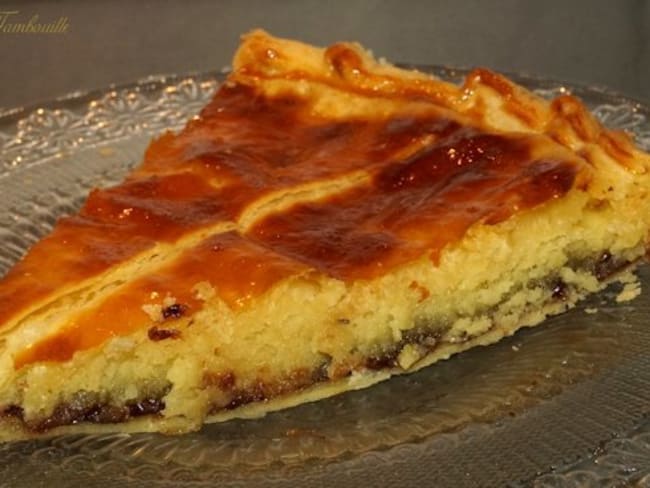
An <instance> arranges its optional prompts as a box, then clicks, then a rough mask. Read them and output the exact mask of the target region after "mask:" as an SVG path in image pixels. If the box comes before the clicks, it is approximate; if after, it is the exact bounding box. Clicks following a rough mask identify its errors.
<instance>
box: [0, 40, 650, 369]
mask: <svg viewBox="0 0 650 488" xmlns="http://www.w3.org/2000/svg"><path fill="white" fill-rule="evenodd" d="M602 159H615V160H616V161H617V162H618V163H619V167H620V170H621V171H622V172H628V173H630V174H633V173H635V172H645V171H646V168H647V166H648V164H649V162H648V157H647V155H644V154H642V153H640V152H639V151H638V150H637V149H635V148H634V146H633V144H632V143H631V142H630V141H629V139H628V138H627V136H625V135H623V134H619V133H614V132H611V131H607V130H605V129H603V128H602V127H601V126H600V125H599V124H598V123H597V122H596V121H595V120H594V119H593V118H592V117H591V116H590V115H589V114H588V113H587V111H586V110H585V109H584V107H583V106H582V104H581V103H580V102H579V101H577V100H576V99H574V98H572V97H570V96H563V97H560V98H558V99H556V100H554V101H553V102H551V103H548V102H545V101H543V100H542V99H539V98H537V97H536V96H534V95H532V94H530V93H529V92H527V91H526V90H524V89H523V88H520V87H518V86H516V85H514V84H513V83H511V82H510V81H508V80H507V79H506V78H504V77H502V76H500V75H497V74H494V73H492V72H490V71H487V70H484V69H479V70H475V71H474V72H472V73H471V74H470V75H469V76H468V77H467V79H466V81H465V84H464V85H463V86H460V87H457V86H454V85H451V84H448V83H445V82H442V81H440V80H438V79H435V78H432V77H430V76H428V75H424V74H421V73H417V72H410V71H403V70H399V69H397V68H395V67H392V66H390V65H387V64H383V63H377V62H376V61H375V60H373V59H372V58H371V57H370V56H369V55H368V54H367V53H366V52H364V51H363V50H362V49H361V48H360V47H359V46H357V45H354V44H336V45H333V46H331V47H329V48H327V49H318V48H312V47H309V46H305V45H303V44H300V43H296V42H292V41H286V40H279V39H275V38H273V37H271V36H269V35H268V34H266V33H264V32H262V31H255V32H252V33H251V34H249V35H247V36H245V37H244V40H243V43H242V45H241V47H240V49H239V51H238V53H237V54H236V56H235V61H234V69H233V72H232V73H231V74H230V75H229V77H228V79H227V81H226V82H225V83H224V84H223V85H222V86H221V87H220V89H219V90H218V92H217V93H216V95H215V97H214V99H213V100H212V102H211V103H210V104H209V105H208V106H207V107H206V108H205V109H204V110H203V111H202V112H201V114H200V116H199V117H197V118H196V119H195V120H192V121H191V122H190V123H188V125H187V126H186V127H185V129H183V130H182V131H181V132H180V133H179V134H172V133H166V134H164V135H162V136H161V137H160V138H158V139H157V140H155V141H153V142H152V143H151V145H150V147H149V148H148V150H147V152H146V155H145V159H144V162H143V163H142V165H141V166H140V167H139V168H137V169H136V170H134V171H133V172H132V173H131V174H130V175H129V176H128V177H127V179H126V180H125V181H124V182H123V183H122V184H120V185H118V186H115V187H112V188H107V189H101V190H93V191H92V192H91V194H90V196H89V198H88V200H87V201H86V203H85V205H84V206H83V208H82V209H81V210H80V211H79V213H78V214H77V215H74V216H70V217H65V218H63V219H61V220H60V221H59V222H58V224H57V226H56V228H55V229H54V231H53V232H52V233H51V234H50V235H49V236H48V237H46V238H45V239H44V240H42V241H41V242H39V243H38V244H37V245H35V246H34V247H33V248H32V249H31V250H30V252H29V253H28V254H27V256H26V257H25V258H24V259H23V260H22V261H21V262H20V263H18V264H17V265H16V266H15V267H14V268H13V269H12V270H11V271H10V272H9V274H8V275H7V276H6V277H5V278H4V279H3V280H2V282H0V333H2V332H5V333H6V332H7V331H9V330H11V329H12V328H13V327H15V326H16V325H17V324H19V323H20V321H21V320H23V319H24V318H25V317H27V316H28V315H29V314H30V313H31V312H33V311H36V310H38V309H41V308H42V307H44V306H47V304H48V303H50V302H53V301H54V300H56V299H58V298H60V297H63V296H65V295H66V294H70V293H74V292H75V291H76V290H80V289H82V288H84V287H86V286H88V285H89V284H91V283H93V282H94V281H96V280H101V279H104V278H106V277H107V276H109V275H110V273H111V272H112V270H114V269H116V268H117V267H120V266H124V265H126V264H128V263H132V262H133V261H134V260H135V259H140V260H141V261H142V262H145V264H138V266H137V267H134V268H133V272H132V275H131V279H130V282H129V284H128V285H127V286H122V287H121V288H120V292H119V293H116V294H112V295H110V296H108V297H107V298H106V299H105V300H104V301H103V302H102V303H100V304H99V305H97V306H95V307H94V308H92V309H89V310H85V311H83V312H79V313H78V314H74V313H73V314H72V315H71V316H70V317H69V318H67V319H66V322H65V323H63V324H61V326H60V327H57V330H56V331H55V332H54V333H50V334H49V335H46V337H44V338H39V340H38V341H36V342H35V343H33V344H30V345H29V347H27V348H26V349H25V350H24V351H23V352H22V353H21V354H20V355H18V356H17V357H15V362H14V364H15V366H16V367H21V366H23V365H25V364H29V363H33V362H35V361H42V360H57V361H62V360H67V359H69V358H71V357H72V355H73V354H74V353H75V352H76V351H79V350H83V349H88V348H91V347H93V346H96V345H99V344H101V343H102V342H104V341H105V340H106V339H108V338H110V337H114V336H118V335H126V334H129V333H131V332H133V331H134V330H136V329H138V328H140V327H144V326H147V324H149V323H150V322H151V317H150V316H149V314H148V313H147V309H146V306H147V305H150V304H151V303H152V302H153V303H159V304H160V305H161V307H162V313H163V315H165V314H166V315H167V316H166V317H165V318H170V319H172V320H173V319H174V318H176V317H177V316H180V315H186V314H191V313H193V311H195V310H197V309H200V308H201V306H202V303H203V301H202V297H201V294H200V293H199V292H197V285H198V284H200V283H209V284H210V286H211V287H212V289H214V290H216V293H218V294H219V296H220V297H221V298H222V299H223V300H224V301H225V302H226V303H227V304H228V305H229V306H230V307H231V308H233V309H237V308H243V307H245V306H246V304H247V303H248V302H249V301H250V300H253V299H254V298H255V297H256V296H258V295H260V294H262V293H264V292H265V291H267V290H268V289H269V288H270V287H272V286H273V285H274V284H275V283H277V282H278V281H279V280H282V279H284V278H286V277H289V276H295V275H304V276H306V277H308V276H309V275H310V274H311V273H322V274H325V275H328V276H332V277H334V278H338V279H341V280H343V281H346V282H347V281H352V280H359V279H373V278H376V277H378V276H381V275H383V274H385V273H387V272H388V271H390V270H391V269H394V268H395V267H397V266H400V265H403V264H405V263H408V262H410V261H413V260H415V259H418V258H420V257H422V256H423V255H428V256H430V258H431V261H432V265H436V263H437V262H438V260H439V258H440V255H441V253H442V252H443V251H444V249H445V248H446V247H447V246H449V245H452V244H453V243H455V242H457V241H458V240H460V239H462V238H463V236H464V234H465V233H466V231H467V230H468V229H469V228H470V227H471V226H474V225H495V224H498V223H500V222H503V221H505V220H507V219H509V218H510V217H511V216H513V215H514V214H517V213H519V212H524V211H526V210H527V209H530V208H532V207H536V206H539V205H542V204H544V203H545V202H547V201H549V200H553V199H556V198H561V197H562V196H563V195H565V194H566V193H567V192H570V191H587V192H590V193H591V194H592V195H593V197H594V198H595V199H604V198H607V191H608V189H607V188H601V187H600V186H599V184H598V179H597V177H595V176H594V173H595V172H594V171H593V170H594V168H597V167H598V164H599V160H602ZM147 262H150V263H157V264H156V265H155V266H154V265H153V264H150V265H148V264H146V263H147ZM134 266H135V265H134ZM106 279H108V278H106ZM170 297H173V300H172V301H173V303H165V302H164V299H165V298H167V299H170ZM3 329H4V331H3Z"/></svg>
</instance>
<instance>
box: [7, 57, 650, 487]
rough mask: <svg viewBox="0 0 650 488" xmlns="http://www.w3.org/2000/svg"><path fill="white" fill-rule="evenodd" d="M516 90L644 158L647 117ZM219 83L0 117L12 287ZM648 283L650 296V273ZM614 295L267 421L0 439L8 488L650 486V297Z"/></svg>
mask: <svg viewBox="0 0 650 488" xmlns="http://www.w3.org/2000/svg"><path fill="white" fill-rule="evenodd" d="M419 68H420V69H422V70H425V71H428V72H431V73H434V74H436V75H438V76H440V77H442V78H444V79H448V80H452V81H458V80H460V78H461V77H462V75H464V74H465V73H466V71H465V70H458V69H451V68H445V67H432V66H429V67H419ZM513 78H515V79H516V80H517V81H519V82H520V83H522V84H524V85H526V86H528V87H529V88H531V89H534V90H535V91H537V92H538V93H540V94H541V95H542V96H545V97H553V96H556V95H559V94H561V93H567V92H571V93H574V94H575V95H577V96H579V97H580V98H582V99H583V100H584V101H585V102H586V103H587V105H589V107H590V108H591V109H592V110H593V111H594V112H595V114H596V115H597V117H598V118H600V119H601V120H602V121H603V122H604V123H605V124H606V125H608V126H610V127H616V128H622V129H625V130H627V131H629V132H630V133H631V134H632V135H633V136H634V137H635V138H636V140H637V142H638V143H639V144H640V145H641V146H643V147H645V148H646V149H650V110H649V109H648V107H645V106H643V105H642V104H640V103H638V102H635V101H633V100H630V99H628V98H625V97H622V96H619V95H616V94H612V93H610V92H608V91H607V90H603V89H598V88H594V87H578V86H568V85H565V84H562V83H558V82H555V81H548V80H540V79H536V78H531V77H524V76H518V75H517V76H513ZM221 79H223V74H221V73H207V74H198V75H188V76H169V77H156V78H149V79H146V80H142V81H140V82H138V83H135V84H133V85H129V86H125V87H117V88H115V87H111V88H108V89H106V90H103V91H97V92H93V93H76V94H72V95H70V96H68V97H64V98H62V99H59V100H56V101H53V102H51V103H47V104H43V105H42V106H36V107H30V108H21V109H16V110H12V111H8V112H5V113H3V114H0V148H1V152H0V205H1V206H2V208H3V211H2V213H1V214H0V243H1V244H2V245H1V246H0V276H1V275H3V274H4V273H5V272H6V271H7V270H8V269H9V267H10V266H11V265H12V264H13V263H14V262H15V261H17V260H18V259H19V258H20V256H21V255H22V254H23V253H24V252H25V250H26V249H27V248H28V247H29V246H30V245H31V244H32V243H33V242H34V241H36V240H37V239H39V238H40V237H41V236H43V235H44V234H45V233H47V232H48V231H49V230H50V229H51V228H52V226H53V225H54V222H55V220H56V218H57V217H58V216H60V215H63V214H65V213H69V212H73V211H74V210H75V209H76V208H78V207H79V205H80V204H81V202H82V201H83V199H84V196H85V195H86V193H87V192H88V190H89V189H90V188H92V187H93V186H98V185H109V184H112V183H116V182H118V181H120V179H121V178H122V177H123V175H124V174H125V173H126V172H127V171H128V170H129V168H132V167H133V166H134V165H135V164H137V163H138V162H139V161H140V158H141V155H142V153H143V151H144V149H145V147H146V145H147V143H148V141H149V140H150V138H151V137H152V136H154V135H156V134H159V133H160V132H161V131H163V130H166V129H172V130H174V129H179V128H180V127H181V126H182V124H183V123H184V121H185V120H186V119H188V118H189V117H191V116H192V115H194V114H196V113H197V112H198V110H199V109H200V108H201V107H202V106H203V105H204V104H205V103H207V101H208V100H209V99H210V97H211V95H212V94H213V93H214V90H215V89H216V87H217V86H218V83H219V80H221ZM639 274H640V275H641V280H642V282H644V283H645V285H646V287H647V286H648V283H650V269H648V268H647V267H643V268H642V269H641V270H640V271H639ZM616 292H617V290H616V289H610V290H608V291H606V292H603V293H601V294H599V295H597V296H594V297H592V298H591V299H590V300H589V301H588V302H586V303H584V304H582V305H581V306H580V307H578V308H577V309H575V310H573V311H571V312H569V313H566V314H564V315H562V316H559V317H555V318H553V319H551V320H548V321H547V323H545V324H544V325H543V326H540V327H537V328H535V329H531V330H524V331H521V332H520V333H518V334H516V335H515V336H514V337H511V338H509V339H506V340H503V341H501V342H500V343H498V344H495V345H493V346H490V347H481V348H477V349H474V350H471V351H469V352H466V353H463V354H461V355H459V356H456V357H453V358H451V359H449V360H447V361H444V362H442V363H439V364H436V365H434V366H432V367H429V368H427V369H425V370H424V371H420V372H418V373H416V374H413V375H410V376H405V377H398V378H394V379H391V380H390V381H388V382H384V383H382V384H379V385H377V386H374V387H372V388H370V389H367V390H364V391H358V392H351V393H347V394H344V395H341V396H338V397H335V398H330V399H327V400H324V401H321V402H318V403H315V404H308V405H303V406H300V407H297V408H294V409H290V410H286V411H282V412H277V413H273V414H270V415H268V416H267V417H265V418H263V419H259V420H247V421H231V422H228V423H225V424H215V425H210V426H206V427H205V428H204V429H203V430H202V431H200V432H198V433H195V434H190V435H184V436H178V437H165V436H161V435H153V434H138V435H124V434H114V435H84V436H65V437H59V438H55V439H50V440H42V441H29V442H20V443H12V444H0V486H12V487H21V486H24V487H28V486H29V487H35V486H49V487H55V486H70V485H74V486H76V485H83V486H88V487H90V486H102V487H103V486H124V485H125V484H127V483H129V484H131V485H133V486H162V487H172V486H174V487H175V486H213V485H219V486H240V485H241V484H243V483H246V484H247V485H250V486H258V485H265V486H266V485H269V484H272V485H273V486H276V485H277V486H285V485H286V486H295V485H296V484H300V485H301V486H321V485H324V484H325V483H327V484H328V485H338V486H377V485H382V486H383V485H389V484H399V485H400V486H415V485H417V486H505V485H511V486H515V485H525V486H529V485H532V486H539V487H546V486H555V487H569V486H609V485H617V486H618V484H625V483H634V484H637V485H639V486H646V485H648V486H650V421H648V420H647V418H646V414H647V412H648V411H649V410H650V353H649V352H648V351H650V328H649V327H648V321H649V319H650V308H649V306H650V295H648V293H643V294H642V295H641V296H640V297H638V298H637V299H636V300H634V301H632V302H629V303H616V301H615V300H614V297H615V295H616Z"/></svg>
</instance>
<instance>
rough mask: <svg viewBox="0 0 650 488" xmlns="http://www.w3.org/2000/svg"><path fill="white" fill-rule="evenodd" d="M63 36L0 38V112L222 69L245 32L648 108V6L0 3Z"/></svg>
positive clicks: (610, 0)
mask: <svg viewBox="0 0 650 488" xmlns="http://www.w3.org/2000/svg"><path fill="white" fill-rule="evenodd" d="M0 7H2V10H19V11H20V12H21V14H20V17H21V18H22V19H27V18H29V17H30V16H31V15H32V14H34V13H36V14H38V15H39V16H40V20H41V21H46V20H56V18H58V17H60V16H66V17H68V19H69V24H70V31H69V33H67V34H64V35H34V34H28V35H25V34H6V33H5V34H3V33H0V107H5V108H9V107H15V106H19V105H23V104H31V103H34V102H39V101H43V100H47V99H52V98H54V97H57V96H60V95H63V94H65V93H68V92H71V91H74V90H87V89H92V88H102V87H105V86H107V85H109V84H110V83H118V84H119V83H126V82H131V81H135V80H137V79H139V78H142V77H145V76H147V75H151V74H166V73H182V72H190V71H209V70H214V69H217V68H220V67H222V66H224V65H227V64H228V62H229V59H230V57H231V55H232V52H233V50H234V49H235V46H236V45H237V42H238V37H239V35H240V34H241V33H242V32H245V31H247V30H249V29H251V28H254V27H258V26H259V27H263V28H265V29H267V30H269V31H270V32H272V33H274V34H276V35H281V36H290V37H295V38H299V39H303V40H305V41H308V42H312V43H318V44H327V43H332V42H335V41H337V40H357V41H360V42H362V43H363V44H364V45H366V46H367V47H368V48H371V49H372V50H373V51H374V52H375V53H376V54H377V55H381V56H384V57H386V58H388V59H389V60H392V61H401V62H411V63H429V64H448V65H455V66H476V65H483V66H487V67H491V68H494V69H497V70H504V71H511V72H524V73H529V74H536V75H539V76H543V77H551V78H556V79H561V80H566V81H569V82H579V83H584V84H595V85H601V86H608V87H610V88H612V89H614V90H616V91H619V92H622V93H624V94H626V95H629V96H632V97H636V98H639V99H641V100H643V101H645V102H650V1H646V0H624V1H614V0H581V1H570V0H566V1H561V0H544V1H542V0H540V1H534V2H533V1H518V0H499V1H478V0H456V1H454V0H438V1H429V2H427V1H397V0H365V1H354V0H347V1H327V0H305V1H298V0H284V1H264V0H255V1H253V0H239V1H235V0H230V1H226V0H224V1H207V0H199V1H193V2H189V1H188V2H181V1H162V0H161V1H153V0H146V1H140V2H136V1H126V0H122V1H112V2H108V1H89V0H85V1H83V0H76V1H75V0H63V1H51V2H43V1H41V2H37V1H23V2H17V1H2V0H0Z"/></svg>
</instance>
